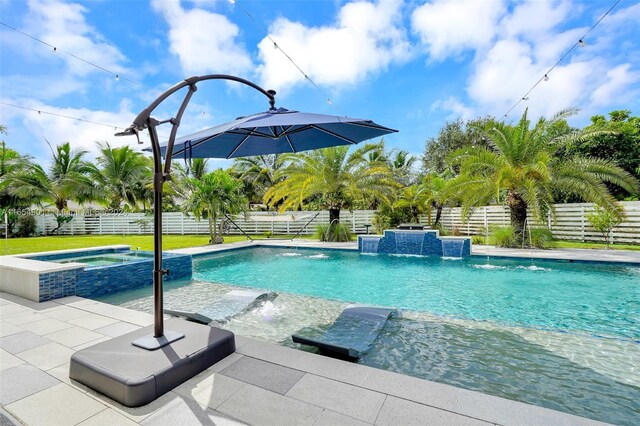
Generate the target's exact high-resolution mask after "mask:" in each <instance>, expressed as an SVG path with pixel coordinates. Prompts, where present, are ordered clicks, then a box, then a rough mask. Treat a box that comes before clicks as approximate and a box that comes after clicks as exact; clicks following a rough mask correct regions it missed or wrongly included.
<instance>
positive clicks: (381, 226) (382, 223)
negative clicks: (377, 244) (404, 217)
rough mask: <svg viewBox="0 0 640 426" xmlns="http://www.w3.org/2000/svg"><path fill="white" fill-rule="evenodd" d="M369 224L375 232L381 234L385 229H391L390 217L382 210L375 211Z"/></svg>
mask: <svg viewBox="0 0 640 426" xmlns="http://www.w3.org/2000/svg"><path fill="white" fill-rule="evenodd" d="M371 224H372V225H373V231H374V232H375V233H376V234H382V232H384V230H385V229H391V218H390V217H389V216H387V215H385V214H384V213H382V212H375V213H374V214H373V219H372V220H371Z"/></svg>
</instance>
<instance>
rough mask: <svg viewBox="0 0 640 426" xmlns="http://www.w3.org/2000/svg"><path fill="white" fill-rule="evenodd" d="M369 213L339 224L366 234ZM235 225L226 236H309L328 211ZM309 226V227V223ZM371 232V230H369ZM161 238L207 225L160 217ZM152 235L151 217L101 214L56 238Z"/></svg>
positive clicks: (258, 217)
mask: <svg viewBox="0 0 640 426" xmlns="http://www.w3.org/2000/svg"><path fill="white" fill-rule="evenodd" d="M373 213H374V211H373V210H355V211H353V212H350V211H348V210H343V211H341V212H340V222H342V223H343V224H344V225H347V226H349V228H350V230H351V232H353V233H366V227H365V225H369V224H371V220H372V219H373ZM231 219H232V220H233V222H235V225H234V224H233V223H231V222H227V224H228V228H227V233H229V234H242V231H241V230H240V229H239V228H241V229H242V230H243V231H244V232H246V233H247V234H264V233H266V232H270V233H271V234H288V235H295V234H297V233H298V232H300V233H301V234H313V233H314V232H315V230H316V227H317V226H318V225H320V224H328V223H329V212H328V211H320V212H317V211H302V212H286V213H282V214H273V213H269V212H252V213H249V214H247V215H239V216H233V217H231ZM36 220H37V223H38V233H40V234H45V233H46V234H48V233H50V232H51V231H52V230H53V229H54V228H55V227H56V226H57V222H56V220H55V215H53V214H44V215H39V216H36ZM309 222H311V223H309ZM371 231H373V230H371ZM162 232H163V234H178V235H185V234H202V235H208V234H209V222H208V221H207V220H206V219H202V220H200V221H198V220H197V219H196V218H195V217H193V216H190V215H186V214H183V213H180V212H177V213H163V215H162ZM152 233H153V216H152V215H149V214H144V213H101V214H92V215H75V216H74V217H73V219H72V220H71V222H69V223H66V224H64V225H62V227H61V228H60V229H59V230H58V234H60V235H88V234H93V235H103V234H115V235H118V234H120V235H142V234H152Z"/></svg>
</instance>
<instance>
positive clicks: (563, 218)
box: [36, 201, 640, 244]
mask: <svg viewBox="0 0 640 426" xmlns="http://www.w3.org/2000/svg"><path fill="white" fill-rule="evenodd" d="M620 204H621V205H622V207H623V208H624V211H625V219H624V222H622V223H621V224H620V225H618V226H617V227H615V228H614V229H613V231H612V233H611V236H612V238H613V241H614V242H618V243H636V244H640V201H625V202H621V203H620ZM593 211H594V205H593V204H589V203H574V204H556V205H555V217H553V218H551V217H548V218H546V220H545V221H543V223H540V222H538V221H536V220H534V218H533V215H532V214H531V212H530V213H529V216H528V217H529V218H530V219H529V220H530V221H531V222H530V223H529V224H528V226H531V227H532V228H535V227H547V228H549V229H550V230H551V232H552V233H553V235H554V236H555V237H556V238H559V239H564V240H580V241H602V240H603V236H602V235H601V234H599V233H598V232H597V231H596V230H595V229H593V227H592V226H591V224H590V223H589V221H588V220H587V218H586V216H587V215H588V214H589V213H590V212H593ZM374 213H375V212H374V211H373V210H354V211H348V210H343V211H341V212H340V221H341V222H342V223H343V224H345V225H346V226H348V227H349V229H350V230H351V232H353V233H356V234H363V233H366V231H367V226H365V225H371V223H372V220H373V215H374ZM461 213H462V209H461V208H460V207H454V208H445V209H443V211H442V216H441V218H440V223H441V224H442V225H443V226H444V227H445V228H446V229H448V230H449V231H455V232H459V233H460V234H462V235H484V233H485V231H486V229H487V228H488V227H491V226H497V225H500V226H504V225H508V224H509V223H510V214H509V209H508V208H507V207H506V206H484V207H479V208H476V209H474V210H473V211H472V212H470V214H469V216H468V218H467V219H466V220H463V219H462V218H461ZM316 215H317V216H316ZM269 218H273V220H269ZM432 218H435V212H433V213H432ZM232 219H233V221H234V222H235V225H234V224H232V223H230V224H229V227H228V233H230V234H242V231H241V230H240V228H241V229H242V230H244V231H245V232H246V233H248V234H254V235H255V234H264V233H266V232H270V233H272V234H284V235H294V234H297V233H298V232H300V233H301V234H304V235H309V234H313V233H314V232H315V230H316V227H317V226H318V225H320V224H328V223H329V212H328V211H326V210H325V211H320V212H317V211H302V212H298V211H296V212H293V211H288V212H285V213H283V214H274V213H272V212H251V213H248V214H246V215H239V216H235V217H233V218H232ZM256 219H259V220H256ZM283 219H288V220H283ZM309 221H311V223H309V224H308V225H307V222H309ZM36 222H37V224H38V232H39V233H41V234H49V233H51V232H52V230H53V229H55V227H56V226H57V223H56V220H55V216H54V215H52V214H46V215H40V216H38V217H37V218H36ZM420 222H421V223H423V224H426V223H427V217H426V215H422V216H420ZM218 223H219V222H218ZM162 232H163V233H165V234H174V235H185V234H199V235H206V234H208V233H209V222H208V221H207V219H202V220H198V219H196V218H195V217H194V216H192V215H186V214H184V213H181V212H168V213H164V215H163V226H162ZM152 233H153V217H152V216H151V215H150V214H144V213H119V214H118V213H112V214H92V215H85V216H82V215H76V216H74V217H73V219H72V220H71V222H69V223H66V224H64V225H62V227H61V228H60V229H59V230H58V234H60V235H86V234H94V235H103V234H119V235H143V234H152Z"/></svg>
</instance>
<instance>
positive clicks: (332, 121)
mask: <svg viewBox="0 0 640 426" xmlns="http://www.w3.org/2000/svg"><path fill="white" fill-rule="evenodd" d="M203 80H231V81H236V82H239V83H242V84H245V85H247V86H250V87H253V88H254V89H256V90H258V91H259V92H261V93H262V94H264V95H265V96H266V97H267V98H268V99H269V106H270V108H269V110H268V111H266V112H263V113H258V114H254V115H249V116H246V117H240V118H237V119H236V120H234V121H231V122H229V123H226V124H222V125H220V126H216V127H211V128H209V129H206V130H202V131H200V132H197V133H194V134H191V135H188V136H183V137H181V138H179V139H176V133H177V130H178V126H179V125H180V120H181V119H182V115H183V113H184V111H185V109H186V107H187V105H188V103H189V101H190V100H191V96H192V95H193V93H195V91H196V90H197V89H196V83H198V82H200V81H203ZM184 87H189V90H188V92H187V94H186V95H185V97H184V100H183V101H182V104H181V105H180V108H179V109H178V112H177V114H176V117H174V118H171V119H167V120H163V121H158V120H156V119H155V118H153V117H151V113H152V112H153V111H154V110H155V109H156V108H157V107H158V105H160V104H161V103H162V102H163V101H164V100H165V99H167V98H168V97H169V96H171V95H172V94H173V93H175V92H177V91H178V90H180V89H182V88H184ZM275 94H276V92H275V91H273V90H265V89H263V88H261V87H260V86H258V85H256V84H254V83H252V82H250V81H248V80H245V79H242V78H239V77H235V76H230V75H224V74H212V75H205V76H195V77H190V78H187V79H185V80H183V81H181V82H180V83H178V84H176V85H174V86H173V87H171V88H170V89H168V90H167V91H166V92H164V93H163V94H162V95H160V96H159V97H158V98H157V99H156V100H155V101H154V102H153V103H152V104H151V105H149V106H148V107H147V108H146V109H145V110H143V111H142V112H141V113H140V114H139V115H138V116H137V117H136V119H135V120H134V122H133V124H132V125H131V126H130V127H129V128H128V129H127V130H125V131H124V132H122V133H118V134H116V135H117V136H125V135H136V137H138V142H139V143H140V139H139V136H138V132H140V131H141V130H144V129H148V131H149V138H150V139H151V147H150V148H148V149H147V150H150V151H152V152H153V159H154V172H155V173H154V261H155V266H154V276H153V277H154V325H155V326H154V334H153V336H151V337H150V338H148V339H139V340H138V341H136V342H134V344H135V345H137V346H140V347H144V348H147V349H155V348H158V347H162V346H164V345H166V344H168V343H170V342H171V341H173V340H176V339H179V338H181V337H183V336H181V335H180V334H172V333H169V332H167V333H165V332H164V325H163V317H162V314H163V307H162V305H163V303H162V277H163V275H164V274H166V271H165V270H163V269H162V232H161V230H162V208H161V204H162V184H163V183H164V182H165V181H167V180H168V179H169V178H170V175H169V173H170V170H171V159H172V157H173V155H182V156H184V157H185V158H197V157H201V158H235V157H246V156H253V155H264V154H278V153H283V152H299V151H305V150H311V149H318V148H327V147H331V146H337V145H354V144H357V143H358V142H362V141H365V140H368V139H371V138H375V137H378V136H382V135H386V134H389V133H394V132H397V130H393V129H389V128H387V127H384V126H381V125H379V124H376V123H374V122H373V121H371V120H363V119H357V118H350V117H339V116H333V115H323V114H313V113H303V112H298V111H289V110H286V109H284V108H275ZM165 123H170V124H171V125H172V128H171V133H170V135H169V139H168V141H167V142H165V143H163V144H160V142H159V140H158V135H157V133H156V127H157V126H158V125H161V124H165ZM162 158H164V160H165V161H164V166H163V164H162Z"/></svg>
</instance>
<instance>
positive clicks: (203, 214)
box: [183, 169, 246, 244]
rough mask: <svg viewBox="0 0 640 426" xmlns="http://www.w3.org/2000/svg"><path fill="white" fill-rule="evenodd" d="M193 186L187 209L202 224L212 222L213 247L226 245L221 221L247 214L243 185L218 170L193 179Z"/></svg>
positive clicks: (210, 228)
mask: <svg viewBox="0 0 640 426" xmlns="http://www.w3.org/2000/svg"><path fill="white" fill-rule="evenodd" d="M191 185H192V187H193V192H191V194H190V196H189V198H188V199H187V200H186V202H185V204H184V205H183V209H184V210H185V211H186V212H190V213H193V214H194V215H195V216H196V218H198V220H200V219H202V218H206V219H207V220H208V221H209V234H210V236H211V240H210V241H209V242H210V244H220V243H222V242H223V241H224V240H223V238H222V236H219V235H218V232H219V229H218V226H217V221H218V218H219V217H221V216H224V215H228V214H238V213H240V212H243V211H244V210H245V208H246V199H245V198H244V195H243V194H242V184H241V183H240V181H239V180H238V179H235V178H234V177H232V176H231V175H230V174H229V173H227V172H226V171H224V170H222V169H218V170H215V171H213V172H210V173H207V174H205V175H203V176H202V178H201V179H196V178H191ZM221 224H222V222H221V223H220V225H221Z"/></svg>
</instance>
